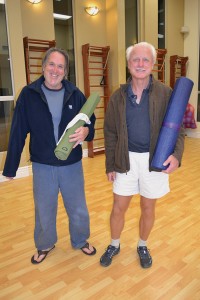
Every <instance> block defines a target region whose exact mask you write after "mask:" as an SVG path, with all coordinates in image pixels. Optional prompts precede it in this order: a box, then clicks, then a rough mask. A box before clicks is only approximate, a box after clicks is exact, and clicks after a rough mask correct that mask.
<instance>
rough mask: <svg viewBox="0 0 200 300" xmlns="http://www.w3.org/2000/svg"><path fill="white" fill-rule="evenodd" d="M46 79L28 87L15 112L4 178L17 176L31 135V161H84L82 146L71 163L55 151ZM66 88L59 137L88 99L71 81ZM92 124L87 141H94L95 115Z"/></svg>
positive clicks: (72, 154)
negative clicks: (44, 91)
mask: <svg viewBox="0 0 200 300" xmlns="http://www.w3.org/2000/svg"><path fill="white" fill-rule="evenodd" d="M43 81H44V77H43V76H41V77H40V78H39V79H38V80H36V81H34V82H33V83H31V84H30V85H28V86H26V87H24V88H23V89H22V91H21V93H20V95H19V98H18V100H17V102H16V107H15V111H14V116H13V121H12V126H11V132H10V139H9V145H8V152H7V157H6V162H5V166H4V170H3V175H4V176H7V177H15V176H16V171H17V169H18V167H19V163H20V158H21V153H22V150H23V148H24V144H25V140H26V137H27V135H28V134H29V133H30V144H29V151H30V160H31V161H32V162H37V163H41V164H47V165H53V166H64V165H69V164H73V163H75V162H78V161H79V160H81V159H82V147H81V145H78V146H77V147H76V148H74V149H73V150H72V152H71V153H70V155H69V157H68V158H67V160H59V159H58V158H57V157H56V156H55V154H54V150H55V148H56V141H55V137H54V129H53V121H52V115H51V113H50V111H49V108H48V104H47V100H46V98H45V95H44V93H43V91H42V89H41V85H42V83H43ZM62 83H63V86H64V88H65V94H64V102H63V110H62V116H61V121H60V124H59V138H60V137H61V135H62V133H63V131H64V130H65V127H66V126H67V124H68V123H69V122H70V121H71V120H72V119H73V118H74V117H75V116H76V115H77V114H78V113H79V111H80V109H81V108H82V106H83V105H84V103H85V101H86V98H85V96H84V95H83V93H82V92H81V91H80V90H79V89H78V88H77V87H75V86H74V85H73V84H72V83H71V82H69V81H67V80H63V81H62ZM90 121H91V124H90V125H86V126H87V127H88V128H89V134H88V136H87V137H86V141H91V140H92V139H93V138H94V124H95V116H94V114H93V115H92V117H91V118H90Z"/></svg>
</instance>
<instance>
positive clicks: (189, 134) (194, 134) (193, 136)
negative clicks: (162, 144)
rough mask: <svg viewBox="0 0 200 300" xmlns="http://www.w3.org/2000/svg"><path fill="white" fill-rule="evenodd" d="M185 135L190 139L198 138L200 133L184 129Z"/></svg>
mask: <svg viewBox="0 0 200 300" xmlns="http://www.w3.org/2000/svg"><path fill="white" fill-rule="evenodd" d="M185 133H186V135H187V136H188V137H191V138H198V139H199V138H200V132H199V131H192V129H186V130H185Z"/></svg>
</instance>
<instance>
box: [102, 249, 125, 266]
mask: <svg viewBox="0 0 200 300" xmlns="http://www.w3.org/2000/svg"><path fill="white" fill-rule="evenodd" d="M119 252H120V245H119V247H118V248H116V247H114V246H111V245H109V246H108V247H107V249H106V252H105V253H104V254H103V255H102V257H101V258H100V265H102V266H103V267H108V266H109V265H110V264H111V263H112V258H113V256H115V255H117V254H118V253H119Z"/></svg>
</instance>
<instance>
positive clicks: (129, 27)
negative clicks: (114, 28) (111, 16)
mask: <svg viewBox="0 0 200 300" xmlns="http://www.w3.org/2000/svg"><path fill="white" fill-rule="evenodd" d="M137 13H138V6H137V0H125V44H126V49H127V48H128V47H129V46H131V45H134V44H136V43H137V42H138V16H137ZM129 75H130V74H129V71H128V68H127V67H126V79H128V77H129Z"/></svg>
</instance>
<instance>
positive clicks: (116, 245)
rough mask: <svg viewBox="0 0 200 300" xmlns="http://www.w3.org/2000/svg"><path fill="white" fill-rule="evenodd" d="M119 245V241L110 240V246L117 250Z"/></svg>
mask: <svg viewBox="0 0 200 300" xmlns="http://www.w3.org/2000/svg"><path fill="white" fill-rule="evenodd" d="M119 244H120V239H117V240H113V239H111V246H114V247H116V248H118V247H119Z"/></svg>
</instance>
